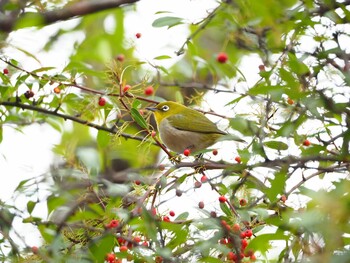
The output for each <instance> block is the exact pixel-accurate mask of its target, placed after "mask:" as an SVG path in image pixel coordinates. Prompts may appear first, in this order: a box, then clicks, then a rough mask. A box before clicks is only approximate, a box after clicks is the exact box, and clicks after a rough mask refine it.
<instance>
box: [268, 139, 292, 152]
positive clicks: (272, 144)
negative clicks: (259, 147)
mask: <svg viewBox="0 0 350 263" xmlns="http://www.w3.org/2000/svg"><path fill="white" fill-rule="evenodd" d="M264 145H265V146H266V147H268V148H271V149H275V150H279V151H280V150H288V145H287V144H285V143H284V142H280V141H267V142H264Z"/></svg>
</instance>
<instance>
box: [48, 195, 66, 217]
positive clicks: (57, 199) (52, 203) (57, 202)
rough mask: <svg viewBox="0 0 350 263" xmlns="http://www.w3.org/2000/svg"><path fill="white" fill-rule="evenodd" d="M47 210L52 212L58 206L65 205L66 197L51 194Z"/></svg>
mask: <svg viewBox="0 0 350 263" xmlns="http://www.w3.org/2000/svg"><path fill="white" fill-rule="evenodd" d="M46 202H47V204H46V205H47V210H48V213H49V214H50V213H51V212H52V211H53V210H55V209H57V208H58V207H60V206H62V205H64V204H65V203H66V199H65V198H63V197H62V196H54V195H51V196H49V197H48V198H47V201H46Z"/></svg>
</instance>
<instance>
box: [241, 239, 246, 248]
mask: <svg viewBox="0 0 350 263" xmlns="http://www.w3.org/2000/svg"><path fill="white" fill-rule="evenodd" d="M241 244H242V250H244V249H245V248H246V247H247V246H248V240H247V239H242V240H241Z"/></svg>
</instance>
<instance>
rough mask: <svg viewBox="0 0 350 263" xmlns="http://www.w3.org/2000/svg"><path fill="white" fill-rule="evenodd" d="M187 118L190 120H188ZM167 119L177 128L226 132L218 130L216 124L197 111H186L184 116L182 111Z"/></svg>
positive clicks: (203, 131)
mask: <svg viewBox="0 0 350 263" xmlns="http://www.w3.org/2000/svg"><path fill="white" fill-rule="evenodd" d="M189 119H190V120H191V122H188V120H189ZM167 120H168V121H169V122H170V124H171V125H172V126H173V127H174V128H176V129H179V130H184V131H193V132H200V133H220V134H226V133H225V132H223V131H221V130H219V129H218V127H216V125H215V124H214V123H213V122H212V121H211V120H209V119H208V118H207V117H206V116H204V115H203V114H201V113H199V112H197V111H188V112H187V113H186V116H184V115H183V113H181V114H175V115H172V116H170V117H168V118H167Z"/></svg>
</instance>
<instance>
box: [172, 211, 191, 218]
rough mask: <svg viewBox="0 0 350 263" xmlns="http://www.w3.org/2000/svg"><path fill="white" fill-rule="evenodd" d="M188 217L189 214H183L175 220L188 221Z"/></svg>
mask: <svg viewBox="0 0 350 263" xmlns="http://www.w3.org/2000/svg"><path fill="white" fill-rule="evenodd" d="M188 216H189V213H188V212H183V213H181V214H180V215H178V216H177V217H176V219H175V220H187V218H188Z"/></svg>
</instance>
